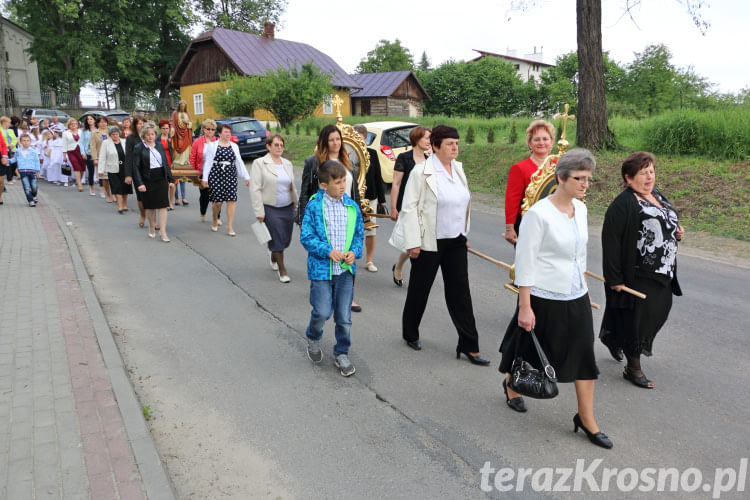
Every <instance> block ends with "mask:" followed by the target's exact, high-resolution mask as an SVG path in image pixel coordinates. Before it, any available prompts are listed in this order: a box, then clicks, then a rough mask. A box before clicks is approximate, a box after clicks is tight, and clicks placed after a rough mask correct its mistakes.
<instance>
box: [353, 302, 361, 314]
mask: <svg viewBox="0 0 750 500" xmlns="http://www.w3.org/2000/svg"><path fill="white" fill-rule="evenodd" d="M352 312H355V313H358V312H362V306H361V305H359V304H357V305H354V304H352Z"/></svg>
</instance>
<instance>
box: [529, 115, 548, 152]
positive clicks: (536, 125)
mask: <svg viewBox="0 0 750 500" xmlns="http://www.w3.org/2000/svg"><path fill="white" fill-rule="evenodd" d="M540 128H543V129H544V130H546V131H547V133H548V134H549V136H550V137H551V138H552V140H553V141H554V140H555V126H554V125H552V124H551V123H550V122H548V121H546V120H534V121H533V122H531V124H530V125H529V127H528V128H527V129H526V145H527V146H528V147H529V149H531V137H532V136H533V135H534V132H536V131H537V130H539V129H540Z"/></svg>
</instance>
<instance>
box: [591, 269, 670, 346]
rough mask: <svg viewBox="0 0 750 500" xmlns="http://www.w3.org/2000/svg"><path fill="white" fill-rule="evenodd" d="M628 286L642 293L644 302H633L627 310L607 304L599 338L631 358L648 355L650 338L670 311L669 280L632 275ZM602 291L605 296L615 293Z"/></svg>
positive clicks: (665, 319)
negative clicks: (630, 283) (632, 278)
mask: <svg viewBox="0 0 750 500" xmlns="http://www.w3.org/2000/svg"><path fill="white" fill-rule="evenodd" d="M630 287H631V288H634V289H635V290H638V291H639V292H643V293H645V294H646V299H645V300H641V299H635V300H633V301H632V304H633V307H632V308H630V309H628V308H618V307H613V305H612V304H611V303H610V301H607V306H606V308H605V310H604V317H603V318H602V326H601V329H600V331H599V338H600V339H601V340H602V342H604V343H605V344H606V345H608V346H611V347H614V348H622V350H623V352H624V353H625V354H626V355H627V356H629V357H631V358H636V357H638V356H640V355H644V356H651V355H652V353H653V344H654V338H655V337H656V334H657V333H659V330H661V327H662V326H664V323H666V321H667V317H668V316H669V311H670V310H671V309H672V285H671V281H669V280H666V279H665V280H657V279H650V278H646V277H641V276H638V275H636V276H635V279H634V281H633V283H632V285H630ZM606 292H607V296H609V295H610V294H615V293H617V292H615V291H614V290H613V291H609V290H607V291H606ZM620 293H625V292H620Z"/></svg>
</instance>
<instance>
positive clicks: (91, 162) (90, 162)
mask: <svg viewBox="0 0 750 500" xmlns="http://www.w3.org/2000/svg"><path fill="white" fill-rule="evenodd" d="M85 161H86V171H87V175H88V184H89V186H93V185H94V168H95V167H94V160H92V159H91V158H90V157H88V156H87V157H86V160H85Z"/></svg>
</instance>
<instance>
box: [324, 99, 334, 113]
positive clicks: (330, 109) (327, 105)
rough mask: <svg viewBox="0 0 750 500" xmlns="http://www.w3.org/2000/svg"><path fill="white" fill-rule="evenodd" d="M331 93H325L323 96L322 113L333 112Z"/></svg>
mask: <svg viewBox="0 0 750 500" xmlns="http://www.w3.org/2000/svg"><path fill="white" fill-rule="evenodd" d="M332 101H333V95H327V96H325V97H324V98H323V114H324V115H332V114H333V104H332Z"/></svg>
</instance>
